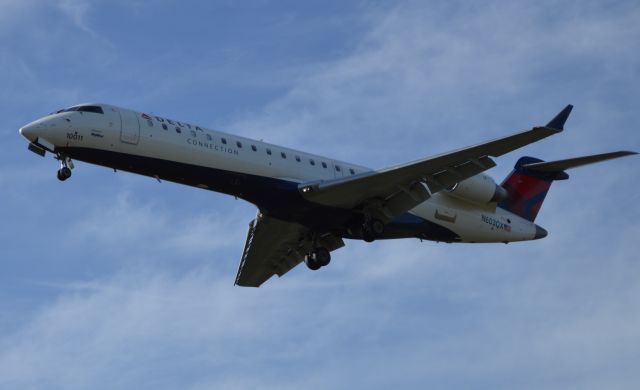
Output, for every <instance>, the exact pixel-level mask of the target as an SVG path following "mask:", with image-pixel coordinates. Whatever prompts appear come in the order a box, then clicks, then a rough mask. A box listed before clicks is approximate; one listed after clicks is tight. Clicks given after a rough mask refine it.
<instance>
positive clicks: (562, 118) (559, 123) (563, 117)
mask: <svg viewBox="0 0 640 390" xmlns="http://www.w3.org/2000/svg"><path fill="white" fill-rule="evenodd" d="M571 110H573V106H572V105H571V104H569V105H567V106H566V107H565V108H564V109H563V110H562V111H560V112H559V113H558V115H556V116H555V117H554V118H553V119H551V122H549V123H547V126H546V127H550V128H552V129H558V130H564V124H565V122H566V121H567V119H568V118H569V114H571Z"/></svg>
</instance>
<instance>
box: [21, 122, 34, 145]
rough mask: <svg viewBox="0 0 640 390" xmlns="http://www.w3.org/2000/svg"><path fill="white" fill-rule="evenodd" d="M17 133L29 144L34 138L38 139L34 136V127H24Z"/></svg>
mask: <svg viewBox="0 0 640 390" xmlns="http://www.w3.org/2000/svg"><path fill="white" fill-rule="evenodd" d="M18 131H19V132H20V135H22V136H23V137H24V138H26V139H28V140H29V141H30V142H33V141H35V140H36V138H38V136H37V135H36V134H35V133H36V132H35V128H34V126H30V125H26V126H23V127H21V128H20V130H18Z"/></svg>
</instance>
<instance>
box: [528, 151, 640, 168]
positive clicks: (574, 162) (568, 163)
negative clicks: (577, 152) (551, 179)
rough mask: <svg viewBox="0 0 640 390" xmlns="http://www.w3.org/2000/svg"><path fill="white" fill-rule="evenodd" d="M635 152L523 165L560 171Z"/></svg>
mask: <svg viewBox="0 0 640 390" xmlns="http://www.w3.org/2000/svg"><path fill="white" fill-rule="evenodd" d="M634 154H638V153H636V152H630V151H619V152H611V153H602V154H594V155H591V156H583V157H576V158H569V159H566V160H556V161H545V162H538V163H531V164H525V165H523V167H524V168H527V169H529V170H532V171H538V172H559V171H564V170H566V169H571V168H575V167H579V166H582V165H587V164H593V163H597V162H601V161H606V160H611V159H613V158H620V157H625V156H631V155H634Z"/></svg>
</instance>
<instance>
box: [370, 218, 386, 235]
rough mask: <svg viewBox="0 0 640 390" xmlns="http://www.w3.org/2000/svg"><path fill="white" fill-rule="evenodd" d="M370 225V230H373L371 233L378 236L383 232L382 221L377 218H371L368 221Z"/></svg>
mask: <svg viewBox="0 0 640 390" xmlns="http://www.w3.org/2000/svg"><path fill="white" fill-rule="evenodd" d="M369 225H370V227H371V229H370V230H371V231H372V232H373V234H375V235H376V236H377V237H380V236H381V235H382V233H384V223H383V222H382V221H381V220H379V219H373V220H371V222H370V223H369Z"/></svg>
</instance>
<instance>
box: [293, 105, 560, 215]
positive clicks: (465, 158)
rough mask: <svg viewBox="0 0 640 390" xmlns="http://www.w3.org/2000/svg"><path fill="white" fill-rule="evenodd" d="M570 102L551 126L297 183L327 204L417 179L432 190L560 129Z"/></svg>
mask: <svg viewBox="0 0 640 390" xmlns="http://www.w3.org/2000/svg"><path fill="white" fill-rule="evenodd" d="M570 111H571V106H567V107H566V108H565V109H564V110H562V111H561V112H560V113H559V114H558V115H556V117H555V118H554V119H552V120H551V122H549V124H550V125H553V126H554V127H549V126H544V127H534V128H533V129H531V130H526V131H522V132H519V133H515V134H512V135H509V136H506V137H502V138H497V139H494V140H492V141H488V142H484V143H481V144H478V145H474V146H470V147H467V148H463V149H459V150H455V151H452V152H449V153H443V154H440V155H436V156H433V157H428V158H425V159H421V160H416V161H413V162H409V163H406V164H402V165H398V166H394V167H390V168H386V169H382V170H379V171H373V172H366V173H363V174H361V175H357V176H353V177H348V178H341V179H336V180H330V181H325V182H316V183H303V184H301V185H300V187H299V188H300V191H301V193H302V195H303V196H304V197H305V198H307V199H308V200H310V201H313V202H316V203H320V204H324V205H327V206H333V207H341V208H352V207H355V206H357V205H359V204H362V202H364V201H365V200H367V199H372V198H378V199H387V198H388V197H390V196H391V195H393V194H395V193H397V192H398V191H407V190H409V191H410V190H411V188H412V186H414V185H415V184H416V183H417V182H425V183H427V184H428V186H429V190H430V191H431V192H432V193H434V192H437V191H440V190H442V189H444V188H446V187H447V186H449V185H452V184H455V183H456V182H459V181H462V180H464V179H466V178H469V177H471V176H473V175H476V174H478V173H480V172H483V171H486V170H487V169H489V168H491V167H493V166H495V162H494V161H493V160H492V159H491V158H489V157H488V156H494V157H497V156H502V155H503V154H506V153H508V152H511V151H513V150H516V149H518V148H521V147H523V146H525V145H528V144H531V143H534V142H536V141H539V140H541V139H543V138H546V137H549V136H550V135H553V134H557V133H560V132H562V126H563V125H564V122H565V121H566V119H567V117H568V115H569V113H570Z"/></svg>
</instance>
